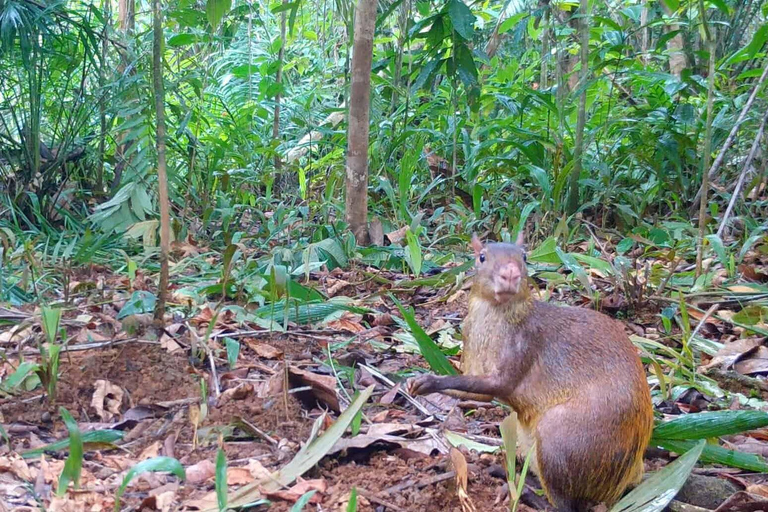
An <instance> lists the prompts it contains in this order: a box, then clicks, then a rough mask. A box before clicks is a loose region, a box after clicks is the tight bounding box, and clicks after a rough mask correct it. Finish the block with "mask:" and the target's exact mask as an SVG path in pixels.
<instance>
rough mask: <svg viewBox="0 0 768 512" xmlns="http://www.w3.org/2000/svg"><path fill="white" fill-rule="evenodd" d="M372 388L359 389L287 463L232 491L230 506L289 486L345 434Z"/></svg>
mask: <svg viewBox="0 0 768 512" xmlns="http://www.w3.org/2000/svg"><path fill="white" fill-rule="evenodd" d="M374 388H375V386H374V385H371V386H368V387H367V388H366V389H365V390H363V391H362V392H361V393H360V396H358V397H357V398H356V399H355V400H353V401H352V403H351V404H350V405H349V407H348V408H347V409H346V410H345V411H344V412H343V413H341V416H339V419H337V420H336V421H335V422H334V423H333V425H331V426H330V427H329V428H328V429H327V430H326V431H325V432H324V433H323V435H321V436H320V437H318V438H316V439H315V440H313V441H312V442H310V443H307V444H306V445H304V447H303V448H302V449H301V450H299V452H298V453H297V454H296V455H295V456H294V457H293V459H292V460H291V462H289V463H288V464H286V465H285V466H284V467H283V468H282V469H280V470H279V471H275V472H274V473H272V474H271V475H270V476H269V477H268V478H267V479H265V480H260V481H258V482H253V483H251V484H248V485H246V486H244V487H243V488H242V489H240V490H238V491H237V492H236V493H235V494H234V495H231V496H230V500H229V506H230V507H231V508H235V507H243V506H245V505H247V504H250V503H252V502H253V501H255V500H257V499H259V498H260V497H261V494H262V491H267V492H270V491H275V490H277V489H280V488H281V487H285V486H288V485H289V484H291V482H293V481H294V480H296V478H297V477H299V476H301V475H303V474H304V473H306V472H307V471H309V470H310V469H311V468H313V467H314V466H315V465H316V464H317V463H318V462H320V459H322V458H323V457H324V456H325V454H326V453H328V451H330V449H331V448H333V445H334V444H336V441H338V440H339V438H340V437H341V436H342V435H343V434H344V431H345V430H347V427H349V424H350V423H352V420H353V419H354V417H355V415H356V414H357V413H358V411H359V410H360V409H361V408H362V407H363V404H365V402H367V401H368V399H369V398H370V397H371V393H373V390H374Z"/></svg>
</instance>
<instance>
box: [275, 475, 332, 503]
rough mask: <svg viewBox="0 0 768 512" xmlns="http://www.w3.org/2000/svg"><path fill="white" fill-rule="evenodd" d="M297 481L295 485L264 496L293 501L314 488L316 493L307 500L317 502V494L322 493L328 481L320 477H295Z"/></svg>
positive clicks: (318, 500) (318, 497)
mask: <svg viewBox="0 0 768 512" xmlns="http://www.w3.org/2000/svg"><path fill="white" fill-rule="evenodd" d="M296 481H297V482H298V483H297V484H296V485H294V486H293V487H291V488H290V489H288V490H285V491H274V492H270V493H266V494H265V496H267V497H268V498H274V499H281V500H285V501H290V502H295V501H296V500H298V499H299V498H301V497H302V496H303V495H304V494H306V493H307V492H309V491H312V490H315V491H317V493H315V494H314V495H313V496H312V498H311V499H310V500H309V502H310V503H319V502H320V496H318V494H320V493H324V492H325V491H326V489H327V488H328V483H327V482H326V481H325V480H324V479H322V478H316V479H314V480H304V479H303V478H301V477H298V478H297V479H296Z"/></svg>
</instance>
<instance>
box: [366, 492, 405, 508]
mask: <svg viewBox="0 0 768 512" xmlns="http://www.w3.org/2000/svg"><path fill="white" fill-rule="evenodd" d="M357 492H358V493H359V494H360V495H362V496H363V497H365V498H366V499H367V500H368V501H372V502H374V503H376V504H377V505H381V506H382V507H385V508H386V509H389V510H394V511H395V512H405V510H404V509H402V508H400V507H398V506H397V505H395V504H394V503H390V502H389V501H385V500H383V499H381V498H379V497H378V496H377V495H376V494H374V493H372V492H371V491H369V490H367V489H363V488H362V487H358V488H357Z"/></svg>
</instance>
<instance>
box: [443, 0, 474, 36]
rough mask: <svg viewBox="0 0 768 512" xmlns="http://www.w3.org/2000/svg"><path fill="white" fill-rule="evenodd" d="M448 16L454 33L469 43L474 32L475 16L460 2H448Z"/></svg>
mask: <svg viewBox="0 0 768 512" xmlns="http://www.w3.org/2000/svg"><path fill="white" fill-rule="evenodd" d="M448 16H450V18H451V23H453V28H454V29H456V32H458V34H459V35H460V36H461V37H463V38H464V39H466V40H467V41H470V40H471V39H472V36H473V35H474V32H475V15H474V14H472V10H471V9H470V8H469V7H467V5H466V4H465V3H464V2H462V1H461V0H448Z"/></svg>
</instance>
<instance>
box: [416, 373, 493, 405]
mask: <svg viewBox="0 0 768 512" xmlns="http://www.w3.org/2000/svg"><path fill="white" fill-rule="evenodd" d="M408 390H409V391H410V393H411V394H412V395H428V394H430V393H438V392H439V393H445V394H448V395H452V396H455V397H457V398H465V399H471V400H480V401H483V402H490V401H491V400H493V399H494V398H500V397H504V394H505V388H504V387H503V386H502V384H501V382H500V379H499V378H497V377H484V376H475V375H432V374H426V375H421V376H420V377H417V378H415V379H412V380H411V381H410V382H409V383H408Z"/></svg>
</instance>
